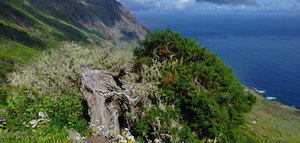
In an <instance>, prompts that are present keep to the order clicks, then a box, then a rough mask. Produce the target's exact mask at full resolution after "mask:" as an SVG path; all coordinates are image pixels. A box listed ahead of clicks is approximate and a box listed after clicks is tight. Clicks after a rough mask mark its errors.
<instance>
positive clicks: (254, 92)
mask: <svg viewBox="0 0 300 143" xmlns="http://www.w3.org/2000/svg"><path fill="white" fill-rule="evenodd" d="M244 91H245V92H251V93H252V94H253V95H255V96H256V97H258V98H263V99H265V100H267V101H270V102H274V103H277V104H280V105H281V106H283V107H285V108H290V109H292V110H295V111H296V112H299V113H300V110H299V109H297V108H296V107H292V106H289V105H285V104H283V103H281V102H278V101H275V100H270V99H267V98H266V97H264V96H263V93H261V92H260V91H259V90H257V89H256V88H255V87H248V86H244ZM275 99H276V98H275Z"/></svg>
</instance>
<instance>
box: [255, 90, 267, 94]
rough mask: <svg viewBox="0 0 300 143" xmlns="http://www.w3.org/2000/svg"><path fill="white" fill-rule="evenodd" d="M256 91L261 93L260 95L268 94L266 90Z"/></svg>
mask: <svg viewBox="0 0 300 143" xmlns="http://www.w3.org/2000/svg"><path fill="white" fill-rule="evenodd" d="M256 91H257V92H259V93H261V94H264V93H266V91H264V90H258V89H256Z"/></svg>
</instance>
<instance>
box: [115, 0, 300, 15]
mask: <svg viewBox="0 0 300 143" xmlns="http://www.w3.org/2000/svg"><path fill="white" fill-rule="evenodd" d="M118 1H120V2H121V3H123V4H124V5H125V7H126V8H127V9H129V10H130V11H133V12H153V11H156V12H172V11H188V12H198V11H199V12H200V11H201V12H203V11H204V12H256V13H300V0H118Z"/></svg>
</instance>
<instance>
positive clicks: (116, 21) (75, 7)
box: [28, 0, 147, 45]
mask: <svg viewBox="0 0 300 143" xmlns="http://www.w3.org/2000/svg"><path fill="white" fill-rule="evenodd" d="M28 2H30V4H31V5H32V6H33V7H35V8H36V9H38V10H40V11H42V12H44V13H46V14H48V15H51V16H52V17H54V18H57V19H62V20H64V21H66V22H68V23H71V24H73V25H74V26H76V27H78V28H80V29H81V30H83V31H88V32H92V33H94V34H96V35H98V36H100V37H102V38H104V39H106V40H110V41H113V42H114V43H116V44H119V45H120V44H121V45H122V43H124V42H126V43H135V42H136V40H138V39H142V38H144V36H145V35H146V33H147V31H146V30H145V28H144V27H143V26H141V25H140V24H139V23H138V22H137V20H136V19H135V18H134V16H132V15H131V14H130V13H129V11H127V10H126V9H125V8H124V6H123V5H122V4H121V3H119V2H118V1H116V0H64V1H61V0H31V1H28Z"/></svg>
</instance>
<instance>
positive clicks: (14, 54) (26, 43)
mask: <svg viewBox="0 0 300 143" xmlns="http://www.w3.org/2000/svg"><path fill="white" fill-rule="evenodd" d="M0 13H1V14H0V63H1V65H0V77H1V78H0V83H4V82H6V74H7V73H9V72H11V71H13V70H14V69H15V67H14V64H24V63H26V62H27V61H28V60H29V59H31V57H33V56H36V55H38V54H39V53H40V52H41V51H42V50H44V49H48V48H55V47H58V46H59V45H61V42H62V41H76V42H80V43H84V44H88V43H89V42H88V39H89V38H91V39H93V41H101V40H103V39H102V38H100V37H99V36H96V35H95V34H93V33H89V32H86V31H82V30H80V29H79V28H77V27H75V26H74V25H72V24H70V23H67V22H65V21H63V20H60V19H55V18H53V17H50V16H48V15H46V14H44V13H42V12H41V11H39V10H37V9H35V8H33V7H32V6H30V4H28V3H25V2H17V1H0Z"/></svg>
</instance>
